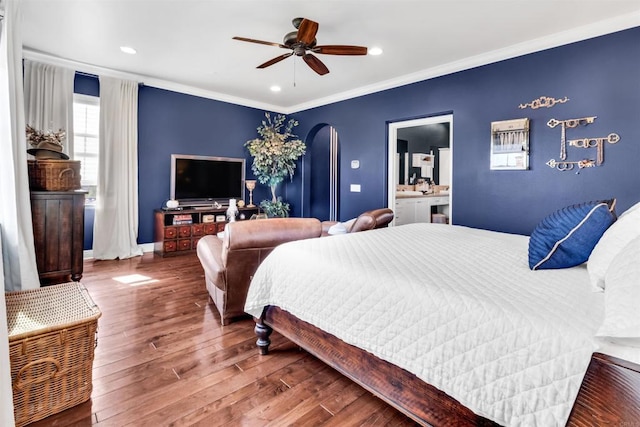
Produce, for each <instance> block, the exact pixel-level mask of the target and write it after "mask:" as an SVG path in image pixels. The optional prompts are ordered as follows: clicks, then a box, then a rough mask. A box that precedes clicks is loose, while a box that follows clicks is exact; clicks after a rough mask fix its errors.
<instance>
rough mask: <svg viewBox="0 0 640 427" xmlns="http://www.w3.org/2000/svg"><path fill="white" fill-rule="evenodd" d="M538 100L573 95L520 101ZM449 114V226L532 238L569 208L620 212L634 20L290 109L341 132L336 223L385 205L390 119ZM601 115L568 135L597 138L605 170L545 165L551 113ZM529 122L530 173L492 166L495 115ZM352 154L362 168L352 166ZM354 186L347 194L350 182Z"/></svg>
mask: <svg viewBox="0 0 640 427" xmlns="http://www.w3.org/2000/svg"><path fill="white" fill-rule="evenodd" d="M540 96H550V97H555V98H563V97H565V96H567V97H568V98H569V99H570V100H569V102H567V103H565V104H558V105H556V106H554V107H553V108H540V109H536V110H533V109H530V108H528V109H519V108H518V106H519V104H521V103H527V102H531V101H532V100H534V99H536V98H539V97H540ZM442 112H452V113H453V182H452V189H453V205H452V208H453V222H454V223H455V224H461V225H466V226H471V227H477V228H484V229H490V230H498V231H505V232H510V233H518V234H530V233H531V231H532V230H533V228H534V227H535V225H536V224H537V223H538V222H539V221H540V220H541V219H542V218H543V217H545V216H546V215H547V214H549V213H551V212H552V211H554V210H556V209H558V208H561V207H563V206H566V205H568V204H573V203H580V202H583V201H588V200H596V199H603V198H611V197H615V198H617V200H618V205H617V211H618V212H622V211H623V210H625V209H626V208H628V207H630V206H631V205H632V204H634V203H635V202H638V201H639V200H640V168H639V167H638V165H639V163H640V28H633V29H630V30H625V31H621V32H618V33H614V34H610V35H606V36H602V37H598V38H594V39H590V40H586V41H581V42H578V43H573V44H570V45H566V46H562V47H558V48H554V49H549V50H546V51H542V52H537V53H534V54H530V55H526V56H522V57H518V58H514V59H510V60H506V61H501V62H498V63H494V64H490V65H486V66H482V67H477V68H474V69H470V70H466V71H462V72H458V73H454V74H450V75H447V76H443V77H439V78H434V79H430V80H426V81H422V82H419V83H414V84H410V85H406V86H403V87H399V88H394V89H390V90H386V91H383V92H378V93H374V94H371V95H367V96H362V97H359V98H355V99H351V100H346V101H342V102H338V103H334V104H331V105H326V106H322V107H318V108H314V109H310V110H306V111H303V112H299V113H298V114H297V120H298V121H299V122H300V130H299V134H301V135H304V134H305V133H306V132H308V131H309V129H312V128H313V127H314V126H315V125H316V124H318V123H329V124H331V125H332V126H333V127H335V128H336V130H337V131H338V134H339V135H340V149H341V162H340V174H341V175H340V181H341V185H340V206H341V209H340V219H341V220H347V219H349V218H352V217H354V216H356V215H358V214H359V213H361V212H362V211H364V210H366V209H371V208H376V207H381V206H386V204H387V163H386V157H387V132H388V127H387V123H389V122H394V121H399V120H405V119H411V118H416V117H423V116H429V115H434V114H438V113H442ZM584 116H597V119H596V121H595V123H593V124H591V125H588V126H581V127H579V128H576V129H569V130H568V131H567V139H576V138H585V137H603V136H607V135H608V134H610V133H612V132H615V133H617V134H619V135H620V137H621V140H620V142H618V143H617V144H606V146H605V148H604V150H605V161H604V164H603V165H602V166H601V167H596V168H590V169H583V170H582V171H581V172H580V173H579V174H576V173H575V171H574V172H560V171H558V170H555V169H551V168H550V167H548V166H547V165H546V164H545V163H546V162H547V161H549V160H550V159H552V158H554V159H558V158H559V150H560V127H556V128H554V129H552V128H550V127H548V126H547V124H546V123H547V122H548V121H549V119H551V118H555V119H571V118H579V117H584ZM521 117H528V118H530V119H531V131H530V147H531V149H530V165H531V167H530V170H528V171H492V170H490V169H489V150H490V126H491V122H492V121H499V120H508V119H515V118H521ZM595 155H596V153H595V149H588V150H587V149H579V148H575V147H570V148H568V160H580V159H583V158H593V159H595ZM354 159H358V160H360V169H356V170H352V169H350V168H349V163H350V162H351V160H354ZM352 183H354V184H361V186H362V192H360V193H350V192H349V185H350V184H352Z"/></svg>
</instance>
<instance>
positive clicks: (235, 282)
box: [196, 218, 322, 325]
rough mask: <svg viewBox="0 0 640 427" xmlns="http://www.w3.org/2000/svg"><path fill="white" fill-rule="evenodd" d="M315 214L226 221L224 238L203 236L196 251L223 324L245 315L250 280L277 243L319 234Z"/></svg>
mask: <svg viewBox="0 0 640 427" xmlns="http://www.w3.org/2000/svg"><path fill="white" fill-rule="evenodd" d="M321 234H322V224H321V223H320V221H319V220H317V219H316V218H270V219H257V220H250V221H237V222H232V223H229V224H227V226H226V230H225V232H224V238H222V239H221V238H219V237H218V236H213V235H211V236H204V237H203V238H202V239H200V240H199V241H198V246H197V251H196V252H197V254H198V258H199V259H200V263H201V264H202V267H203V268H204V273H205V281H206V286H207V290H208V291H209V295H210V296H211V299H212V300H213V303H214V304H215V306H216V308H217V309H218V311H219V312H220V321H221V323H222V324H223V325H227V324H229V323H231V322H232V321H233V320H234V319H236V318H239V317H243V316H246V314H245V312H244V303H245V300H246V297H247V292H248V290H249V283H250V282H251V279H252V277H253V274H254V273H255V271H256V269H257V268H258V266H259V265H260V263H261V262H262V260H263V259H264V258H265V257H266V256H267V255H269V254H270V253H271V251H272V250H273V249H274V248H275V247H276V246H278V245H280V244H282V243H285V242H289V241H293V240H302V239H309V238H314V237H320V235H321Z"/></svg>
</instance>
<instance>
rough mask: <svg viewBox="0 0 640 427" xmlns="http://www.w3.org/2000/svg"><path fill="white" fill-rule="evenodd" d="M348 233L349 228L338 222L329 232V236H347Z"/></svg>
mask: <svg viewBox="0 0 640 427" xmlns="http://www.w3.org/2000/svg"><path fill="white" fill-rule="evenodd" d="M346 233H347V227H345V225H344V224H343V223H341V222H336V223H335V224H333V225H332V226H331V227H329V229H328V230H327V234H329V235H330V236H333V235H335V234H346Z"/></svg>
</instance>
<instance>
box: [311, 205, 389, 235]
mask: <svg viewBox="0 0 640 427" xmlns="http://www.w3.org/2000/svg"><path fill="white" fill-rule="evenodd" d="M391 221H393V211H392V210H391V209H389V208H380V209H373V210H370V211H366V212H363V213H361V214H360V215H359V216H358V217H357V218H356V219H355V221H353V222H352V223H351V224H348V225H346V230H347V233H356V232H359V231H366V230H373V229H376V228H383V227H386V226H387V225H389V223H390V222H391ZM335 224H337V222H336V221H323V222H322V235H323V236H326V235H328V232H329V228H330V227H331V226H333V225H335Z"/></svg>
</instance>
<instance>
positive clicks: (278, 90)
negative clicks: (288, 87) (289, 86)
mask: <svg viewBox="0 0 640 427" xmlns="http://www.w3.org/2000/svg"><path fill="white" fill-rule="evenodd" d="M270 89H271V92H280V91H281V90H282V88H281V87H280V86H276V85H273V86H271V88H270Z"/></svg>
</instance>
